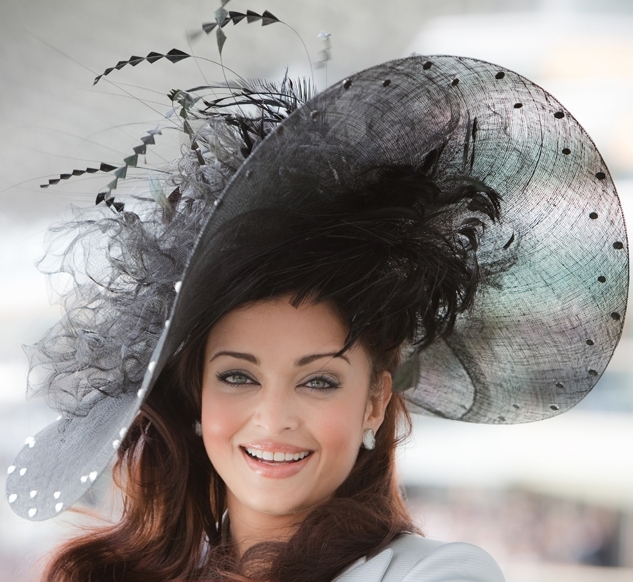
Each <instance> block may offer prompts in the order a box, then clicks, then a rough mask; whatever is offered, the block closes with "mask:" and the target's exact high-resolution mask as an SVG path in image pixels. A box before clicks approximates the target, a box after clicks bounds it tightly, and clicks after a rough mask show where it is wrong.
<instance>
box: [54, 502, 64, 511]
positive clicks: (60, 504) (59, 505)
mask: <svg viewBox="0 0 633 582" xmlns="http://www.w3.org/2000/svg"><path fill="white" fill-rule="evenodd" d="M62 507H64V504H63V503H62V502H61V501H60V502H59V503H56V504H55V511H56V512H57V513H59V512H60V511H61V510H62Z"/></svg>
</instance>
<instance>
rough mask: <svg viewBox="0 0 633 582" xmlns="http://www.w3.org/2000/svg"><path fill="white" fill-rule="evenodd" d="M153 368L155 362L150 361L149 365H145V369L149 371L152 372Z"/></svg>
mask: <svg viewBox="0 0 633 582" xmlns="http://www.w3.org/2000/svg"><path fill="white" fill-rule="evenodd" d="M155 368H156V362H150V363H149V365H148V366H147V369H148V370H149V371H150V372H153V371H154V369H155Z"/></svg>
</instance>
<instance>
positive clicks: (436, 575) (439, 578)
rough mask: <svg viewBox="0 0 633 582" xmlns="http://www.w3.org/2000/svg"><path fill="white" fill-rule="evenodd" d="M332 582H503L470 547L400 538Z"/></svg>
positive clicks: (481, 554) (486, 557)
mask: <svg viewBox="0 0 633 582" xmlns="http://www.w3.org/2000/svg"><path fill="white" fill-rule="evenodd" d="M334 582H505V578H504V577H503V574H502V572H501V569H500V568H499V565H498V564H497V563H496V562H495V560H494V559H493V558H492V556H491V555H490V554H488V553H487V552H486V551H484V550H482V549H481V548H479V547H477V546H473V545H472V544H466V543H462V542H451V543H447V542H442V541H439V540H432V539H428V538H423V537H421V536H416V535H403V536H400V537H398V538H396V539H395V540H394V541H393V542H391V543H390V544H389V545H388V546H387V547H386V548H385V549H384V550H383V551H382V552H380V553H379V554H377V555H376V556H374V557H373V558H371V559H369V560H367V559H366V558H361V559H360V560H358V561H356V562H354V563H353V564H352V565H351V566H350V567H349V568H348V569H347V570H346V571H345V572H343V573H342V574H341V575H340V576H338V577H337V578H336V579H335V581H334Z"/></svg>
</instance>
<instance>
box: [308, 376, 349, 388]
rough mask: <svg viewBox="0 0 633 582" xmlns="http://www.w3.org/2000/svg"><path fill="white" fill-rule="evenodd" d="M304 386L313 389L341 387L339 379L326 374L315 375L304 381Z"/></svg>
mask: <svg viewBox="0 0 633 582" xmlns="http://www.w3.org/2000/svg"><path fill="white" fill-rule="evenodd" d="M303 386H306V387H307V388H311V389H312V390H335V389H336V388H339V387H340V384H339V382H338V381H336V380H334V379H333V378H328V377H326V376H315V377H314V378H310V379H309V380H308V381H306V382H304V383H303Z"/></svg>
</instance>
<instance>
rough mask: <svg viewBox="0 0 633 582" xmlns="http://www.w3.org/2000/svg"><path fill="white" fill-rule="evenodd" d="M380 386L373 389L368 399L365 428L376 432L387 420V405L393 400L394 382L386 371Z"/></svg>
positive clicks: (381, 377) (381, 378)
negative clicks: (385, 419)
mask: <svg viewBox="0 0 633 582" xmlns="http://www.w3.org/2000/svg"><path fill="white" fill-rule="evenodd" d="M378 383H379V386H377V387H376V388H374V389H372V390H371V392H370V394H369V398H368V399H367V409H366V411H365V423H364V426H363V428H371V429H373V431H374V432H376V431H377V430H378V429H379V428H380V425H381V424H382V421H383V420H384V418H385V410H387V404H389V401H390V400H391V387H392V384H393V380H392V378H391V374H390V373H389V372H387V371H384V372H383V373H382V375H381V376H380V379H379V380H378Z"/></svg>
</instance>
